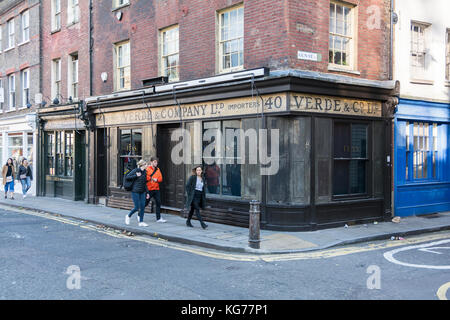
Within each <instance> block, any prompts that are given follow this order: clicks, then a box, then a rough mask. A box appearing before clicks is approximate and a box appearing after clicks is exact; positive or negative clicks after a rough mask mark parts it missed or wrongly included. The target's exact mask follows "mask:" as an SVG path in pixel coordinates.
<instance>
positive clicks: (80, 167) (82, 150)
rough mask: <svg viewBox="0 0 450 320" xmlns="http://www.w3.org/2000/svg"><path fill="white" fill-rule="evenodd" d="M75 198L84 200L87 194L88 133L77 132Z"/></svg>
mask: <svg viewBox="0 0 450 320" xmlns="http://www.w3.org/2000/svg"><path fill="white" fill-rule="evenodd" d="M74 171H75V181H74V185H75V200H84V199H85V196H86V133H85V131H78V132H77V133H76V134H75V169H74Z"/></svg>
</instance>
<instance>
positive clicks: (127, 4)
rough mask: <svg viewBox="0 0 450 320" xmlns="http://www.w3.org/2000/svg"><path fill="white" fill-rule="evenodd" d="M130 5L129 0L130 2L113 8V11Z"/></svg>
mask: <svg viewBox="0 0 450 320" xmlns="http://www.w3.org/2000/svg"><path fill="white" fill-rule="evenodd" d="M129 6H130V3H129V2H128V3H125V4H123V5H121V6H118V7H115V8H112V10H111V12H114V11H117V10H120V9H123V8H126V7H129Z"/></svg>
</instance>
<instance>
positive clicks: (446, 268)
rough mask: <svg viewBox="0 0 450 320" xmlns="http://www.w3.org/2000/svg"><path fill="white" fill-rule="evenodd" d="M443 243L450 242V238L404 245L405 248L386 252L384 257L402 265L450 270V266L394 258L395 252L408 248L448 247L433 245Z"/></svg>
mask: <svg viewBox="0 0 450 320" xmlns="http://www.w3.org/2000/svg"><path fill="white" fill-rule="evenodd" d="M443 243H450V240H449V239H446V240H441V241H437V242H431V243H425V244H421V245H416V246H407V247H403V248H399V249H394V250H391V251H388V252H385V253H384V257H385V258H386V259H387V260H388V261H390V262H392V263H395V264H399V265H402V266H407V267H413V268H424V269H439V270H449V269H450V266H433V265H425V264H414V263H406V262H402V261H399V260H397V259H395V258H394V255H395V254H397V253H399V252H402V251H407V250H413V249H418V250H421V249H423V248H428V247H432V248H430V249H435V250H436V249H438V248H447V247H433V246H436V245H441V244H443ZM429 252H430V251H429ZM433 253H436V252H433Z"/></svg>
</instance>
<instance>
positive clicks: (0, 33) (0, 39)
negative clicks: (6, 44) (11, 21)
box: [0, 25, 3, 52]
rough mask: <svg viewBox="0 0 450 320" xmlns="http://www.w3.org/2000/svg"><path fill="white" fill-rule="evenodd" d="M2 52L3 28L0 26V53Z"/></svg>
mask: <svg viewBox="0 0 450 320" xmlns="http://www.w3.org/2000/svg"><path fill="white" fill-rule="evenodd" d="M2 50H3V26H2V25H0V52H2Z"/></svg>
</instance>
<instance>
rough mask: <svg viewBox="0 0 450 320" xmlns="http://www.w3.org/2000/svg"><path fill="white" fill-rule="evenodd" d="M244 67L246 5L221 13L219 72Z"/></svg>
mask: <svg viewBox="0 0 450 320" xmlns="http://www.w3.org/2000/svg"><path fill="white" fill-rule="evenodd" d="M243 67H244V7H243V6H239V7H234V8H232V9H228V10H224V11H222V12H220V13H219V72H231V71H235V70H240V69H243Z"/></svg>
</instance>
